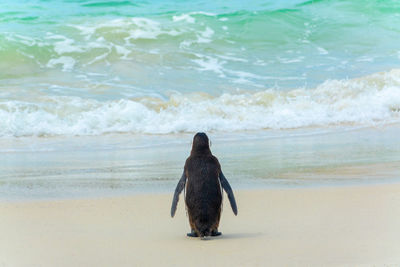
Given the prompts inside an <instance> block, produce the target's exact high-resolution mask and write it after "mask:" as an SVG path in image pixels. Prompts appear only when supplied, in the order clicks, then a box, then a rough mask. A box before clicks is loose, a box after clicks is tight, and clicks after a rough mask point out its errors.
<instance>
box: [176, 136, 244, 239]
mask: <svg viewBox="0 0 400 267" xmlns="http://www.w3.org/2000/svg"><path fill="white" fill-rule="evenodd" d="M184 189H185V191H186V193H185V204H186V208H187V214H188V216H189V224H190V227H191V232H190V233H188V234H187V236H189V237H201V238H202V239H203V238H205V237H207V236H219V235H221V232H218V226H219V220H220V217H221V210H222V189H223V190H225V192H226V193H227V195H228V199H229V202H230V204H231V207H232V211H233V213H234V214H235V215H237V206H236V200H235V197H234V195H233V191H232V188H231V186H230V185H229V183H228V180H227V179H226V178H225V176H224V174H223V173H222V170H221V165H220V164H219V162H218V159H217V158H216V157H215V156H213V155H212V153H211V150H210V145H209V139H208V137H207V135H206V134H205V133H197V134H196V135H195V136H194V138H193V144H192V150H191V152H190V156H189V157H188V158H187V159H186V162H185V166H184V168H183V174H182V176H181V178H180V180H179V182H178V184H177V186H176V189H175V193H174V197H173V199H172V206H171V217H174V215H175V212H176V207H177V204H178V201H179V194H180V193H181V192H182V190H184Z"/></svg>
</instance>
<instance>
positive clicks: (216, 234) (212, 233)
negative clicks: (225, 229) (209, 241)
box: [211, 230, 222, 236]
mask: <svg viewBox="0 0 400 267" xmlns="http://www.w3.org/2000/svg"><path fill="white" fill-rule="evenodd" d="M219 235H222V233H221V232H218V230H212V231H211V236H219Z"/></svg>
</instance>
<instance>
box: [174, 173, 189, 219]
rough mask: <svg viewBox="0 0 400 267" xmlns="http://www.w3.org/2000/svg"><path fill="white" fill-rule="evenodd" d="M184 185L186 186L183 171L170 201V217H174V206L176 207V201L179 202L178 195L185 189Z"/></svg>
mask: <svg viewBox="0 0 400 267" xmlns="http://www.w3.org/2000/svg"><path fill="white" fill-rule="evenodd" d="M185 184H186V175H185V171H183V173H182V177H181V179H180V180H179V182H178V184H177V185H176V188H175V193H174V198H173V199H172V206H171V217H174V215H175V212H176V206H177V205H178V201H179V194H180V193H181V192H182V190H183V189H184V188H185Z"/></svg>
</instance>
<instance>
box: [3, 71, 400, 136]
mask: <svg viewBox="0 0 400 267" xmlns="http://www.w3.org/2000/svg"><path fill="white" fill-rule="evenodd" d="M399 121H400V69H394V70H391V71H388V72H380V73H375V74H372V75H369V76H365V77H362V78H358V79H352V80H329V81H325V82H324V83H322V84H321V85H319V86H318V87H316V88H315V89H304V88H299V89H294V90H288V91H278V90H273V89H268V90H263V91H257V92H253V91H251V92H246V91H243V92H239V93H237V94H227V93H225V94H221V95H219V96H212V95H209V94H207V93H202V92H199V93H190V94H179V93H175V94H171V95H170V96H169V97H168V98H167V99H161V98H151V97H142V98H131V99H128V98H125V99H119V100H112V101H99V100H95V99H90V98H81V97H68V96H40V97H37V98H36V99H33V100H32V101H21V100H3V101H0V136H47V135H101V134H106V133H147V134H168V133H178V132H196V131H217V132H218V131H242V130H259V129H291V128H302V127H313V126H318V127H324V126H332V125H342V124H353V125H366V126H369V125H376V124H377V123H379V124H382V123H393V122H399Z"/></svg>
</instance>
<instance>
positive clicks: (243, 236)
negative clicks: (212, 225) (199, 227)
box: [196, 233, 265, 241]
mask: <svg viewBox="0 0 400 267" xmlns="http://www.w3.org/2000/svg"><path fill="white" fill-rule="evenodd" d="M263 235H265V234H264V233H231V234H222V235H220V236H208V237H204V238H196V239H199V240H202V241H213V240H219V239H248V238H257V237H261V236H263Z"/></svg>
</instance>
